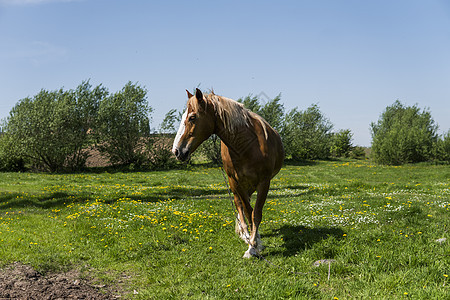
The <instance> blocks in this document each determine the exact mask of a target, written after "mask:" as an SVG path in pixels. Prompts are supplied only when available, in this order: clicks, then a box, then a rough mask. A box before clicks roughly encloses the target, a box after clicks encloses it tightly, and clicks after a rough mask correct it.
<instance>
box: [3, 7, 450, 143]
mask: <svg viewBox="0 0 450 300" xmlns="http://www.w3.org/2000/svg"><path fill="white" fill-rule="evenodd" d="M86 79H90V80H91V83H92V84H94V85H97V84H100V83H101V84H103V85H104V86H106V87H107V88H108V89H109V90H110V91H112V92H115V91H118V90H120V89H121V88H122V87H123V86H124V85H125V84H126V83H127V82H128V81H133V82H138V83H139V84H141V85H143V86H145V87H146V88H147V89H148V91H149V92H148V100H149V103H150V105H151V106H152V107H153V108H154V113H153V115H152V117H153V122H152V126H153V127H156V126H157V125H158V124H159V123H160V122H161V120H162V118H163V117H164V115H165V113H166V112H167V111H169V110H170V109H171V108H176V109H182V108H183V106H184V105H185V102H186V100H187V99H186V93H185V89H192V88H194V87H196V86H198V85H199V84H200V88H202V89H204V90H207V89H210V88H214V91H215V92H216V94H219V95H223V96H227V97H230V98H233V99H237V98H240V97H244V96H247V95H249V94H253V95H259V94H261V93H264V94H266V95H268V96H269V97H272V98H273V97H275V96H276V95H278V94H280V93H281V100H282V102H283V103H284V105H285V107H286V109H287V110H289V109H292V108H294V107H298V108H299V109H305V108H307V107H308V106H310V105H311V104H313V103H317V104H318V105H319V107H320V109H321V111H322V112H323V113H324V114H325V115H326V116H327V117H328V118H329V119H330V121H331V122H332V123H333V124H334V126H335V129H336V130H338V129H350V130H351V131H352V132H353V133H354V144H357V145H364V146H370V143H371V137H370V131H369V125H370V122H375V121H377V120H378V118H379V116H380V114H381V113H382V111H383V110H384V109H385V108H386V106H388V105H391V104H392V103H394V101H395V100H396V99H399V100H400V101H401V102H403V103H405V104H407V105H414V104H416V103H417V104H418V105H419V107H421V108H426V107H428V108H430V110H431V112H432V116H433V118H434V120H435V121H436V123H438V124H439V127H440V133H442V132H444V131H447V130H449V129H450V2H449V1H435V0H427V1H415V0H398V1H383V0H381V1H343V0H342V1H338V0H329V1H325V0H323V1H320V0H318V1H133V0H128V1H125V0H123V1H120V0H116V1H114V0H73V1H71V0H10V1H8V0H0V118H4V117H6V116H8V114H9V111H10V110H11V108H12V107H13V106H14V105H15V103H16V102H17V101H18V100H20V99H22V98H25V97H27V96H33V95H35V94H37V93H38V92H39V91H40V90H41V89H46V90H55V89H59V88H61V87H64V88H66V89H72V88H75V87H76V86H77V85H78V84H80V83H81V82H82V81H83V80H86Z"/></svg>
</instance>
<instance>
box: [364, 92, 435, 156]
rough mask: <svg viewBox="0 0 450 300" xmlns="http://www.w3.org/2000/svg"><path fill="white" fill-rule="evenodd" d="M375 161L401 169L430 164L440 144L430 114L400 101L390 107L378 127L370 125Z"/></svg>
mask: <svg viewBox="0 0 450 300" xmlns="http://www.w3.org/2000/svg"><path fill="white" fill-rule="evenodd" d="M370 127H371V134H372V154H373V156H374V159H375V161H377V162H379V163H383V164H390V165H401V164H405V163H416V162H421V161H427V160H430V159H431V158H432V157H433V147H434V145H436V143H437V138H438V136H437V134H436V132H437V128H438V127H437V125H436V124H435V123H434V120H433V118H432V117H431V113H430V111H429V110H426V109H424V110H423V111H422V112H421V111H420V109H419V107H417V105H414V106H405V105H403V104H402V103H400V101H399V100H397V101H395V102H394V104H393V105H391V106H388V107H387V108H386V109H385V111H384V112H383V113H382V114H381V116H380V118H379V119H378V121H377V123H374V122H372V123H371V124H370Z"/></svg>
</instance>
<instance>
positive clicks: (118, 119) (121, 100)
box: [96, 82, 152, 166]
mask: <svg viewBox="0 0 450 300" xmlns="http://www.w3.org/2000/svg"><path fill="white" fill-rule="evenodd" d="M151 112H152V108H151V107H150V106H149V104H148V101H147V90H146V89H144V88H142V87H141V86H139V85H137V84H133V83H131V82H128V83H127V84H126V85H125V87H124V88H123V89H122V90H121V91H119V92H117V93H114V94H112V95H110V96H109V97H107V98H105V99H103V100H102V101H101V102H100V107H99V112H98V126H97V130H96V131H97V132H96V135H97V137H98V138H99V142H100V143H99V145H98V148H99V150H100V152H101V153H102V154H104V155H106V156H108V157H109V159H110V161H111V163H113V164H120V165H130V164H135V165H138V166H139V165H142V164H143V163H144V160H145V155H144V154H143V150H144V144H145V141H144V140H143V138H148V137H149V134H150V113H151Z"/></svg>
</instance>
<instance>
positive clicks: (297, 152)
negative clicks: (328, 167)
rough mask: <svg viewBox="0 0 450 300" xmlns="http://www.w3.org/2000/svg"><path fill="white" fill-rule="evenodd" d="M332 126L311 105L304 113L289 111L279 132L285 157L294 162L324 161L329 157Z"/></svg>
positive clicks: (317, 109) (296, 109) (316, 107)
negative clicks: (307, 160)
mask: <svg viewBox="0 0 450 300" xmlns="http://www.w3.org/2000/svg"><path fill="white" fill-rule="evenodd" d="M332 128H333V125H332V124H331V123H330V121H329V120H328V119H327V118H326V117H325V116H324V115H323V114H322V112H321V111H320V109H319V107H318V105H316V104H313V105H311V106H310V107H308V108H307V109H306V110H305V111H300V110H298V108H294V109H292V110H291V111H289V112H288V113H287V114H286V116H285V118H284V123H283V126H282V130H281V137H282V139H283V144H284V149H285V152H286V156H288V157H291V158H292V159H294V160H306V159H326V158H328V157H329V156H330V146H331V136H332V134H331V129H332Z"/></svg>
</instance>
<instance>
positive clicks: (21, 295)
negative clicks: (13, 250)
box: [0, 263, 119, 299]
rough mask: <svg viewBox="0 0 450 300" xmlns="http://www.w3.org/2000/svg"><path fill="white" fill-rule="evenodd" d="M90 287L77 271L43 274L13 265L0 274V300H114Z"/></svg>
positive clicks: (106, 293)
mask: <svg viewBox="0 0 450 300" xmlns="http://www.w3.org/2000/svg"><path fill="white" fill-rule="evenodd" d="M105 287H106V286H104V285H102V286H95V285H90V284H89V283H88V282H87V281H86V280H84V279H81V278H80V274H79V272H77V271H74V270H72V271H69V272H66V273H56V274H47V275H45V276H43V275H42V274H40V273H38V272H36V270H34V269H33V268H32V267H31V266H27V265H24V264H21V263H14V264H12V265H10V266H8V267H6V268H4V269H2V270H0V299H117V298H119V296H114V295H112V294H111V293H110V292H108V291H107V289H106V288H105Z"/></svg>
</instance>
